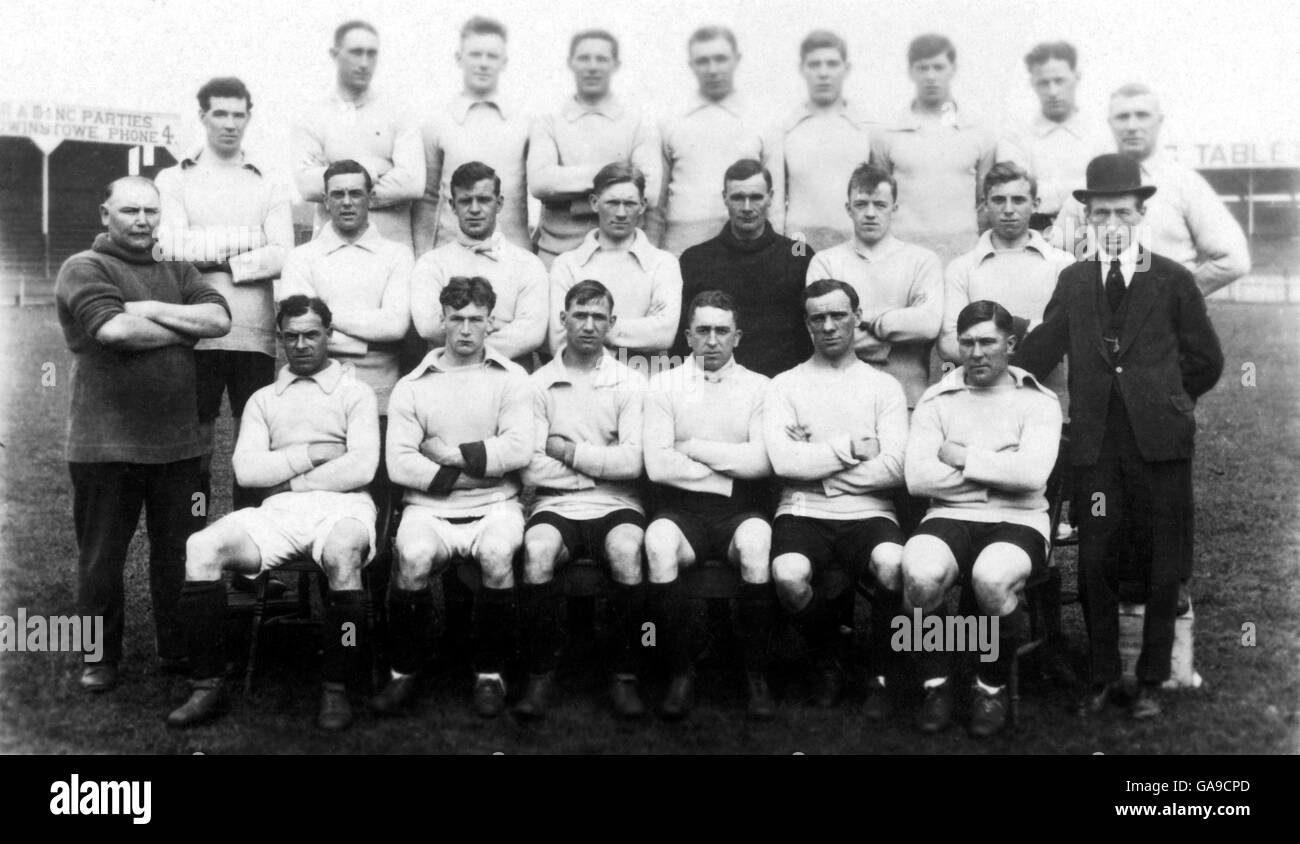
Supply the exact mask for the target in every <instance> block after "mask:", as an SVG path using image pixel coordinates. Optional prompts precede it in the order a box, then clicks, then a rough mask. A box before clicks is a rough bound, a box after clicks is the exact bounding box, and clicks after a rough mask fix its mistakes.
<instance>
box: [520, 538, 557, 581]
mask: <svg viewBox="0 0 1300 844" xmlns="http://www.w3.org/2000/svg"><path fill="white" fill-rule="evenodd" d="M563 547H564V543H563V541H562V540H561V539H560V532H559V531H557V530H556V529H555V528H553V527H551V526H550V525H540V526H538V527H535V528H532V529H530V530H529V531H528V532H527V533H525V534H524V582H525V583H546V582H548V581H550V579H551V578H552V577H553V576H554V574H555V564H556V562H557V560H558V559H559V556H560V551H561V550H562V549H563Z"/></svg>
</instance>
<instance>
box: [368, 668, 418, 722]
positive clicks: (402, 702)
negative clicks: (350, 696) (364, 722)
mask: <svg viewBox="0 0 1300 844" xmlns="http://www.w3.org/2000/svg"><path fill="white" fill-rule="evenodd" d="M415 680H416V675H414V674H398V675H397V676H396V677H393V678H391V679H390V680H389V681H388V685H386V686H384V688H383V689H382V690H381V691H380V692H379V694H377V695H375V696H374V697H372V698H371V699H370V711H371V712H373V713H375V714H376V715H396V714H397V713H398V712H400V711H402V710H403V709H405V708H406V707H407V706H408V705H410V703H411V701H412V700H414V699H415Z"/></svg>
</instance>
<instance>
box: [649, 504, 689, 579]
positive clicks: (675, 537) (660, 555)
mask: <svg viewBox="0 0 1300 844" xmlns="http://www.w3.org/2000/svg"><path fill="white" fill-rule="evenodd" d="M681 544H682V534H681V531H680V530H679V529H678V528H677V526H676V525H674V524H673V523H672V522H670V521H668V520H666V519H657V520H656V521H653V522H651V523H650V526H649V527H648V528H646V531H645V560H646V569H647V570H648V571H649V574H650V582H651V583H668V582H670V581H672V580H675V579H676V578H677V573H678V569H679V568H680V566H679V564H680V562H681V560H680V557H681Z"/></svg>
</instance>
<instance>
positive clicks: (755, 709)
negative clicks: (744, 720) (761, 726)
mask: <svg viewBox="0 0 1300 844" xmlns="http://www.w3.org/2000/svg"><path fill="white" fill-rule="evenodd" d="M745 680H746V681H747V684H748V686H749V705H748V706H747V707H746V708H745V714H747V715H748V716H749V717H750V718H753V719H754V720H755V721H771V720H772V719H773V718H775V717H776V702H775V701H773V700H772V691H771V690H770V689H769V688H768V687H767V677H766V676H765V675H764V674H763V673H762V672H761V671H747V672H745Z"/></svg>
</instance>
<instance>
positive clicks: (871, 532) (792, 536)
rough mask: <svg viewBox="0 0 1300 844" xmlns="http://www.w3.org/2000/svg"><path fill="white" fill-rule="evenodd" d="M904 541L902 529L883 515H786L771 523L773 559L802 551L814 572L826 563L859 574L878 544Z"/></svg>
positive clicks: (864, 568) (900, 543)
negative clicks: (837, 517) (831, 516)
mask: <svg viewBox="0 0 1300 844" xmlns="http://www.w3.org/2000/svg"><path fill="white" fill-rule="evenodd" d="M905 541H906V537H904V536H903V531H902V529H901V528H899V526H898V525H896V524H894V523H893V522H891V521H890V520H889V519H886V518H884V517H883V516H876V517H874V518H870V519H844V520H840V519H812V518H808V517H806V516H791V515H789V514H785V515H780V516H777V517H776V521H775V522H773V523H772V559H773V560H775V559H776V558H777V557H779V556H781V555H782V554H802V555H803V556H805V557H807V558H808V559H809V560H811V561H812V565H813V570H814V571H816V570H817V569H820V568H825V567H828V566H829V567H831V568H841V569H846V570H849V571H852V572H855V573H857V574H861V573H862V572H864V571H866V568H867V563H869V562H870V561H871V552H872V551H874V550H876V546H877V545H879V544H880V543H882V542H894V543H896V544H898V545H902V544H903V543H904V542H905Z"/></svg>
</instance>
